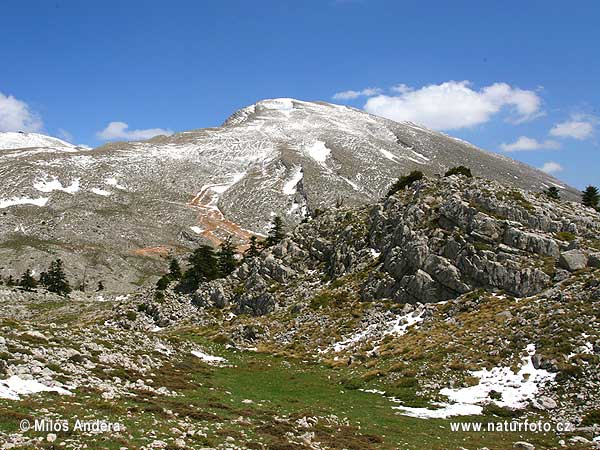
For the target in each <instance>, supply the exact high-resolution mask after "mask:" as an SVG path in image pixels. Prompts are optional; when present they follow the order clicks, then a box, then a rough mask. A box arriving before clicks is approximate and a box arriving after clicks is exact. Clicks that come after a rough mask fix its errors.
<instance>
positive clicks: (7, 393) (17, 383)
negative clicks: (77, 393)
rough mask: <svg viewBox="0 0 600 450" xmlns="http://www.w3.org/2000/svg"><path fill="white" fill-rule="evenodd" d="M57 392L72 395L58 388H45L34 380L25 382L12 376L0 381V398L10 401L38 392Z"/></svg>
mask: <svg viewBox="0 0 600 450" xmlns="http://www.w3.org/2000/svg"><path fill="white" fill-rule="evenodd" d="M50 391H52V392H58V393H59V394H63V395H72V393H71V392H69V391H68V390H66V389H63V388H61V387H58V386H54V387H51V386H46V385H45V384H42V383H40V382H39V381H35V380H25V379H23V378H20V377H18V376H17V375H13V376H11V377H10V378H7V379H6V380H0V398H6V399H10V400H19V398H20V397H19V396H20V395H28V394H35V393H38V392H50Z"/></svg>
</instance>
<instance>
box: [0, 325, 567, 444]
mask: <svg viewBox="0 0 600 450" xmlns="http://www.w3.org/2000/svg"><path fill="white" fill-rule="evenodd" d="M201 331H202V330H201V329H191V330H186V331H185V332H182V331H180V332H178V333H173V334H172V335H170V336H169V337H168V338H169V340H170V341H172V342H178V341H179V342H184V341H188V342H190V341H191V342H195V343H198V344H200V345H201V346H202V347H203V348H204V349H206V351H207V352H209V353H211V354H214V355H219V356H223V357H225V358H226V359H227V360H228V362H229V364H230V366H227V367H213V366H209V365H207V364H205V363H204V362H202V361H201V360H200V359H199V358H196V357H195V356H193V355H191V354H188V353H180V354H178V355H177V356H176V357H170V358H168V359H166V360H165V362H164V365H163V366H162V367H160V368H157V369H155V370H153V371H152V373H149V374H147V375H145V376H143V377H141V378H144V379H148V378H150V379H151V380H152V382H151V383H150V384H151V385H153V386H155V387H159V386H164V387H166V388H167V389H169V390H172V391H176V392H178V394H179V395H178V396H175V397H170V396H163V395H155V394H153V393H151V392H148V391H142V390H138V391H136V394H137V396H136V397H126V398H121V399H118V400H104V399H102V398H101V396H100V392H97V391H96V390H94V389H92V388H86V387H85V386H84V387H81V388H80V389H79V390H77V391H76V392H75V394H76V395H74V396H72V397H68V396H60V395H56V394H52V393H44V394H38V395H32V396H28V397H25V398H24V399H23V400H21V401H16V402H15V401H9V400H0V431H1V432H4V433H11V432H15V431H17V427H18V423H19V421H20V420H21V419H23V418H27V419H30V420H32V419H33V418H35V417H39V411H40V409H42V408H46V409H48V410H49V411H50V412H51V413H53V415H54V414H55V415H56V417H57V418H63V419H70V421H71V422H72V421H73V420H74V419H75V418H76V417H78V418H84V419H96V418H102V419H104V420H107V421H109V422H119V423H121V424H123V425H125V426H126V427H127V432H126V433H122V434H121V435H120V436H115V435H110V434H100V435H92V436H85V437H83V436H81V435H77V434H76V433H74V432H69V433H63V432H59V433H57V434H58V441H57V443H56V444H60V442H62V441H64V440H66V439H76V440H80V441H83V442H85V443H86V444H87V445H88V447H89V448H102V449H103V448H106V449H118V448H121V447H128V448H139V447H140V446H142V445H145V446H147V445H149V443H151V442H152V441H153V440H154V439H161V440H164V441H166V442H168V443H169V445H170V446H169V448H173V447H174V443H173V438H174V437H177V436H174V435H173V432H172V431H171V430H172V428H173V427H181V425H180V424H181V422H185V423H188V424H190V425H191V426H193V427H194V428H195V429H200V430H202V433H199V434H196V435H195V436H193V437H190V436H188V437H187V438H186V444H187V445H188V446H189V447H191V448H201V447H215V446H217V445H219V444H224V443H225V442H226V439H227V437H230V438H232V439H233V440H234V442H235V444H236V445H238V446H241V447H243V448H269V449H292V448H299V449H302V448H305V447H302V446H301V445H299V444H290V443H289V440H288V437H286V433H292V434H293V435H295V436H298V435H300V434H302V433H304V432H305V431H310V432H314V433H315V440H318V441H319V442H321V443H322V444H323V446H327V447H329V448H347V449H357V450H359V449H360V450H363V449H365V450H367V449H397V448H401V449H424V448H427V449H431V450H441V449H446V448H459V447H463V446H466V447H467V448H481V447H484V446H487V447H488V448H494V449H496V450H503V449H510V448H512V443H513V442H515V441H517V440H527V441H528V442H532V443H534V444H535V445H536V448H549V447H550V446H552V445H555V444H556V437H555V436H553V435H551V434H550V435H544V434H533V435H532V434H530V435H527V434H519V435H518V436H516V435H514V434H510V433H494V434H487V433H464V432H451V431H450V421H451V420H452V421H461V422H464V421H478V422H479V421H481V422H487V421H489V420H493V421H498V420H500V418H497V417H496V418H494V417H481V416H478V417H461V418H455V419H449V420H442V419H436V420H433V419H432V420H425V419H417V418H411V417H406V416H401V415H399V414H397V411H396V410H394V409H393V407H394V406H395V405H397V403H394V402H393V401H392V400H390V399H388V398H386V397H384V396H382V395H380V394H374V393H368V392H364V391H363V390H361V389H369V388H371V389H372V388H375V389H379V390H382V391H385V392H386V393H387V395H390V396H395V397H397V398H398V399H400V400H401V401H402V402H403V403H405V404H406V405H410V406H423V407H424V406H428V404H427V400H426V399H424V398H422V397H420V396H419V395H417V390H418V380H417V378H416V377H415V373H414V372H412V371H410V370H405V369H404V368H403V367H398V368H395V370H394V372H393V373H395V374H396V375H398V376H400V378H399V379H398V378H396V379H395V380H390V379H388V378H387V377H382V376H377V374H375V372H376V371H374V370H372V371H369V370H368V369H366V368H365V367H358V368H356V367H354V368H350V367H345V366H341V367H339V368H331V367H328V366H326V365H324V364H321V363H318V362H315V361H314V360H302V359H295V358H289V357H288V358H284V357H278V356H273V355H269V354H266V353H255V352H240V351H235V350H231V349H226V348H225V347H224V346H223V345H219V344H215V343H214V342H210V341H208V340H206V338H204V337H202V336H200V335H199V333H200V332H201ZM95 375H97V376H99V377H103V378H104V379H106V380H110V379H112V377H115V376H118V377H120V378H121V379H128V380H131V381H135V380H136V379H137V378H140V375H139V374H137V373H134V372H132V373H130V372H128V371H125V370H120V371H119V370H116V369H112V370H110V371H108V372H104V371H102V370H98V371H96V372H95ZM46 415H47V414H46ZM333 416H336V417H337V419H334V418H333ZM304 417H316V418H317V419H318V420H317V423H316V424H315V425H314V426H312V427H311V428H309V429H304V428H302V427H301V426H299V425H298V424H297V421H298V420H301V419H302V418H304ZM502 420H504V419H503V418H502ZM150 431H153V432H155V433H156V434H155V437H150V436H149V433H150ZM26 436H28V437H37V436H45V433H36V432H33V431H30V432H28V433H26ZM44 445H46V446H47V447H44ZM23 448H26V447H23ZM40 448H50V445H49V444H47V443H44V444H40Z"/></svg>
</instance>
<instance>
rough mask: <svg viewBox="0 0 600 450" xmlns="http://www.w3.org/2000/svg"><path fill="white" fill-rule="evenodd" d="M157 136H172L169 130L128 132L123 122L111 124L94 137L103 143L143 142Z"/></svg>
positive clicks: (156, 129)
mask: <svg viewBox="0 0 600 450" xmlns="http://www.w3.org/2000/svg"><path fill="white" fill-rule="evenodd" d="M159 134H166V135H170V134H173V132H172V131H171V130H164V129H162V128H148V129H146V130H130V129H129V125H127V124H126V123H125V122H111V123H109V124H108V125H107V126H106V128H105V129H104V130H102V131H99V132H98V133H96V136H97V137H98V138H99V139H102V140H103V141H111V140H114V139H124V140H128V141H129V140H144V139H150V138H151V137H154V136H158V135H159Z"/></svg>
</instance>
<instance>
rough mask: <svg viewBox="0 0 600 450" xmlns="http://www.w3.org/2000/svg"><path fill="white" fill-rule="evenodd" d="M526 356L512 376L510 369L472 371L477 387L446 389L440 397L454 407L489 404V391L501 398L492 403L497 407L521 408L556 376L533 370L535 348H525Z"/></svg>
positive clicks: (529, 346) (530, 346)
mask: <svg viewBox="0 0 600 450" xmlns="http://www.w3.org/2000/svg"><path fill="white" fill-rule="evenodd" d="M525 351H526V352H527V356H526V357H524V358H523V360H522V364H521V368H520V369H519V371H518V372H517V373H514V372H513V371H512V370H511V368H510V367H494V368H492V369H491V370H487V369H483V370H478V371H472V372H471V375H472V376H474V377H477V378H479V384H477V385H475V386H469V387H466V388H462V389H449V388H445V389H442V390H441V391H440V394H442V395H445V396H447V397H448V398H449V399H450V400H452V401H454V402H457V403H468V404H474V403H481V402H485V401H488V400H489V394H490V392H492V391H496V392H499V393H500V394H501V398H500V400H494V403H495V404H496V405H498V406H502V407H508V408H523V407H525V406H526V405H527V401H528V400H530V399H532V398H534V396H535V394H537V392H538V388H539V386H541V385H544V384H545V383H547V382H549V381H552V380H554V377H555V376H556V374H554V373H550V372H548V371H547V370H544V369H536V368H535V367H533V362H532V359H531V357H532V356H533V355H534V354H535V345H534V344H530V345H528V346H527V347H526V349H525Z"/></svg>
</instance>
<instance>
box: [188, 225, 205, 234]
mask: <svg viewBox="0 0 600 450" xmlns="http://www.w3.org/2000/svg"><path fill="white" fill-rule="evenodd" d="M190 230H192V231H193V232H194V233H196V234H202V232H203V231H204V230H203V229H202V228H200V227H197V226H193V227H190Z"/></svg>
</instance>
